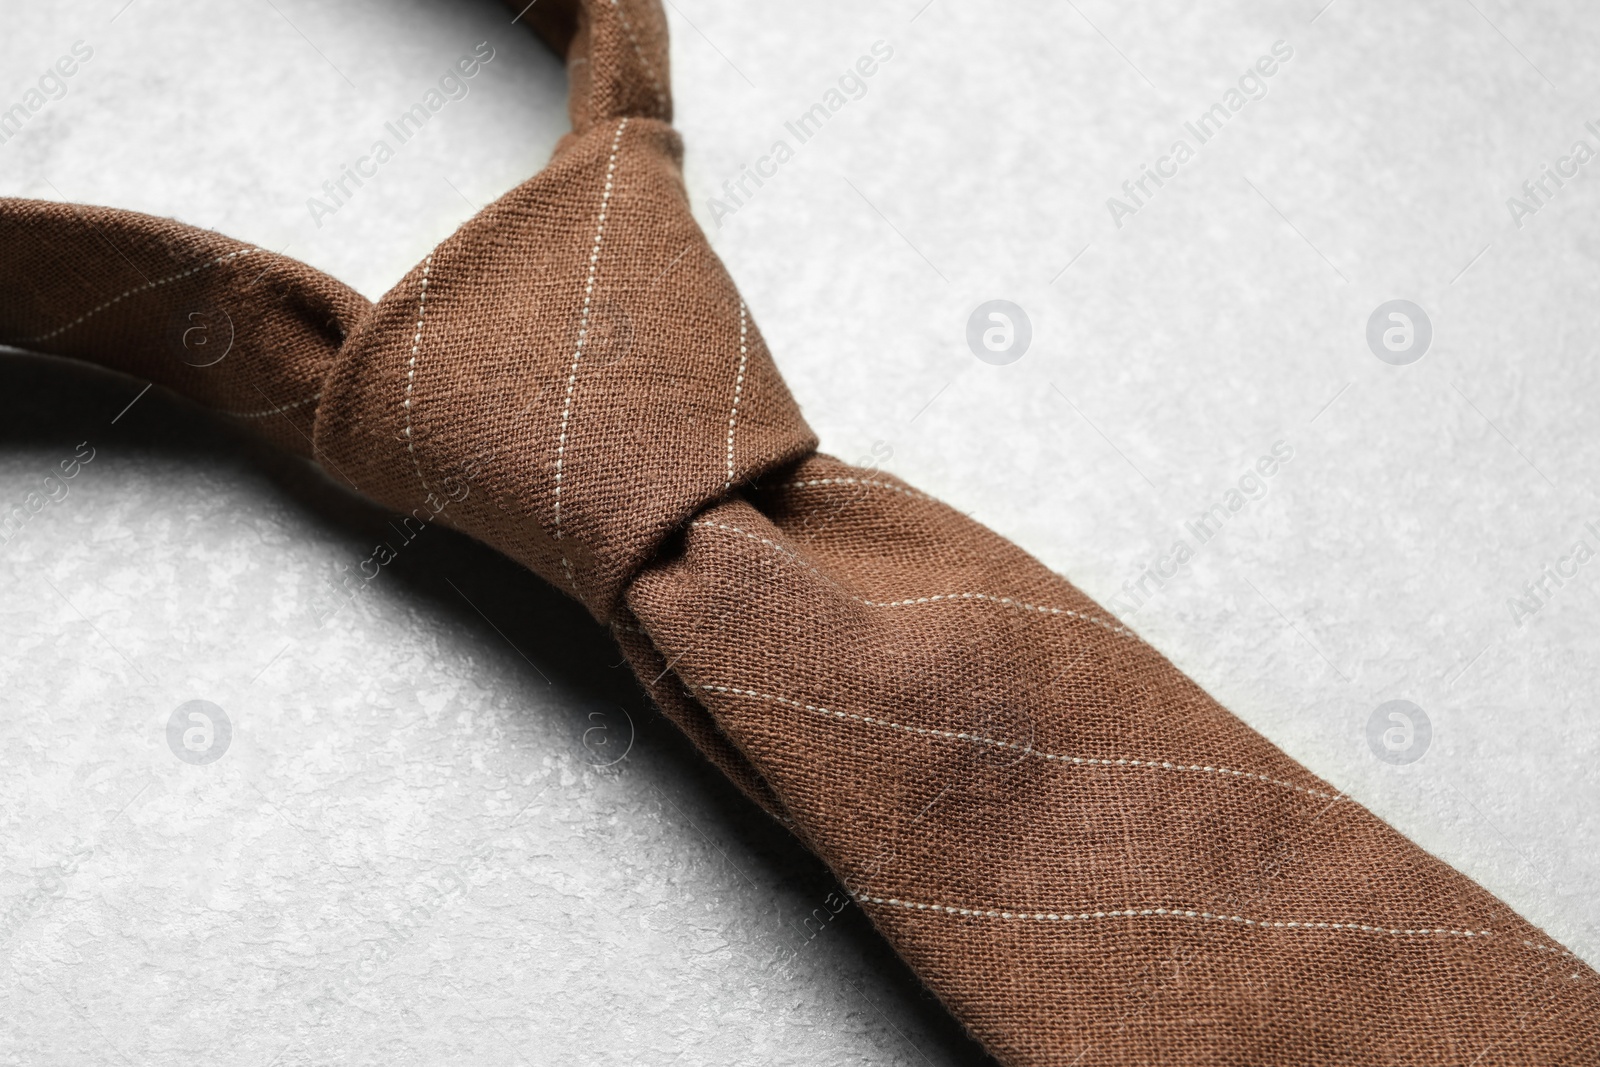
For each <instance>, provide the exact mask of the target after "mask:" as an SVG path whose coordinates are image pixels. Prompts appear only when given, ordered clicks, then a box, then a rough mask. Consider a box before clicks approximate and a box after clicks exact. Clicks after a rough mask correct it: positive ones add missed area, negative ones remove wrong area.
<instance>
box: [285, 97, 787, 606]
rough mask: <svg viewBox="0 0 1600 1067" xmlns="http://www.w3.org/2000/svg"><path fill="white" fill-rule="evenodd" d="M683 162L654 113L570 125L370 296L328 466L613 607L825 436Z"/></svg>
mask: <svg viewBox="0 0 1600 1067" xmlns="http://www.w3.org/2000/svg"><path fill="white" fill-rule="evenodd" d="M679 158H680V147H679V142H678V138H677V135H676V134H675V133H674V132H673V131H672V129H671V128H670V127H668V126H667V125H665V124H664V123H662V122H660V121H659V120H656V119H651V118H646V117H634V118H621V119H616V120H614V121H611V122H609V123H607V124H605V125H597V126H595V127H594V128H592V129H591V130H589V131H588V132H587V133H585V134H582V135H579V136H577V137H575V138H574V139H573V140H572V141H571V142H570V143H569V144H568V145H567V146H566V147H565V149H564V150H563V151H562V152H561V153H560V154H559V155H558V156H557V158H556V160H555V161H554V162H553V163H552V164H551V165H550V166H549V167H548V168H547V169H546V170H545V171H544V172H543V173H541V174H540V175H538V176H537V177H535V178H533V179H532V180H530V181H528V182H527V183H525V184H524V185H522V186H520V187H519V188H517V189H516V190H513V191H512V192H511V193H509V194H507V195H506V196H505V197H504V198H502V199H501V200H500V201H499V202H497V203H495V204H493V205H491V206H490V207H489V208H487V209H486V210H485V211H484V212H483V213H482V214H480V215H479V216H478V217H477V218H475V219H473V220H472V221H471V222H469V223H468V224H467V225H466V226H464V227H463V228H462V229H461V230H460V231H458V232H457V233H456V234H455V235H453V236H452V237H451V238H449V239H448V240H447V241H445V242H444V243H443V244H442V245H440V246H439V247H438V248H437V249H435V250H434V252H433V253H432V254H431V255H430V256H429V257H428V258H427V260H425V261H424V262H423V263H422V264H420V265H419V266H418V267H417V268H416V269H415V270H414V271H412V272H411V274H410V275H409V276H407V277H406V279H405V280H404V281H402V282H401V283H400V284H399V285H398V286H396V287H395V288H394V289H393V290H392V291H391V292H389V293H388V294H387V295H386V296H385V297H384V298H383V299H382V300H381V301H379V302H378V304H377V306H376V307H375V308H374V309H373V311H372V312H371V314H370V315H369V316H368V317H367V318H366V320H365V321H364V322H363V324H362V325H361V326H360V327H358V328H357V329H356V330H355V332H354V333H353V334H352V336H351V337H350V339H349V341H348V342H347V343H346V345H345V346H344V350H343V351H342V352H341V354H340V357H339V359H338V362H337V364H336V365H335V367H334V368H333V370H332V371H331V373H330V374H329V377H328V380H327V382H326V383H325V385H324V388H323V395H322V399H321V402H320V404H319V406H318V410H317V424H316V444H317V448H318V454H319V457H320V458H321V459H322V461H323V462H324V463H325V464H326V465H327V466H328V467H329V469H330V470H332V471H333V472H334V473H335V474H336V475H338V476H341V477H343V478H344V479H345V480H347V481H349V482H350V483H351V484H353V485H354V486H355V487H356V488H358V489H360V490H361V491H362V492H364V493H366V494H368V495H370V496H373V497H376V498H377V499H379V500H381V501H383V502H384V503H386V504H388V505H389V506H391V507H396V508H398V509H400V510H401V511H403V512H407V513H410V514H413V515H414V516H415V517H416V518H417V519H418V520H419V521H423V522H427V521H434V520H436V519H437V520H439V521H444V522H447V523H448V524H450V525H452V526H455V527H457V528H459V529H462V530H464V531H466V532H468V533H471V534H473V535H474V536H477V537H479V538H480V539H482V540H484V541H486V542H488V543H489V544H491V545H494V546H495V547H496V548H499V549H500V550H501V551H503V552H505V553H507V554H508V555H510V556H512V557H513V558H515V559H517V560H519V561H520V562H522V563H524V564H525V565H527V566H528V567H530V568H532V569H533V570H535V571H537V572H538V573H539V574H540V575H542V576H543V577H545V578H546V579H548V580H549V581H551V582H553V583H554V584H556V585H557V586H559V587H561V588H564V589H567V590H569V591H571V592H573V593H574V594H575V595H577V596H578V597H579V598H580V599H582V600H583V602H584V603H585V604H586V605H587V606H588V607H589V609H590V611H591V612H592V613H594V615H595V616H596V617H598V618H600V619H602V620H607V619H609V617H610V615H611V612H612V610H613V608H614V606H615V604H616V601H617V599H618V597H619V596H620V594H621V591H622V589H623V587H624V585H625V584H626V581H627V580H628V578H629V577H631V575H632V574H633V573H634V572H635V571H637V570H638V568H639V567H640V566H642V565H643V564H644V563H645V562H647V561H648V560H649V558H650V557H651V556H652V555H653V554H654V553H655V552H656V550H657V549H658V547H659V546H660V545H661V543H662V541H663V540H664V539H665V538H666V537H667V536H669V535H670V534H671V533H672V532H673V531H675V530H676V529H678V528H680V527H681V526H682V525H683V524H684V523H685V522H687V521H688V520H689V518H691V517H692V516H693V515H694V514H695V513H696V512H698V511H700V510H701V509H702V508H703V507H705V506H706V505H707V504H709V503H711V502H713V501H715V500H717V499H718V498H720V497H722V496H725V495H727V494H729V493H731V492H733V491H734V490H735V489H737V487H739V486H740V485H741V484H744V483H746V482H749V481H752V480H754V479H756V478H758V477H760V476H761V475H762V474H763V473H764V472H766V471H768V470H770V469H772V468H774V467H776V466H780V465H783V464H786V463H789V462H792V461H794V460H796V459H799V458H800V457H802V456H804V455H806V454H807V453H809V452H810V451H811V450H812V449H813V448H814V447H815V440H814V438H813V437H812V435H811V432H810V430H809V428H808V427H807V426H806V424H805V422H804V420H803V419H802V418H801V416H800V412H799V409H798V408H797V407H796V405H795V403H794V401H793V399H792V398H791V396H790V394H789V392H788V389H787V387H786V386H785V385H784V384H783V381H782V379H781V378H780V377H779V375H778V372H777V369H776V368H775V366H774V365H773V362H772V359H771V356H770V355H769V353H768V351H767V347H766V345H765V343H764V342H763V341H762V339H761V334H760V331H759V330H757V329H756V325H755V323H754V321H753V320H752V318H751V315H750V312H749V309H748V308H747V307H746V306H745V305H744V302H743V301H742V300H741V299H740V298H739V294H738V292H737V290H736V289H735V288H734V286H733V283H732V281H731V280H730V279H729V277H728V275H727V272H726V271H725V270H724V269H723V268H722V265H721V263H720V261H719V260H718V259H717V257H716V255H715V253H713V252H712V250H711V247H710V245H709V243H708V242H707V241H706V239H705V237H704V235H703V234H702V233H701V232H700V229H699V227H698V225H697V224H696V223H695V221H694V219H693V218H692V216H691V214H690V212H689V207H688V203H687V200H686V198H685V195H684V190H683V182H682V177H681V174H680V171H679V162H678V161H679Z"/></svg>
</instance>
